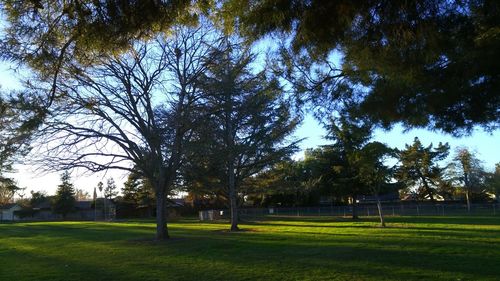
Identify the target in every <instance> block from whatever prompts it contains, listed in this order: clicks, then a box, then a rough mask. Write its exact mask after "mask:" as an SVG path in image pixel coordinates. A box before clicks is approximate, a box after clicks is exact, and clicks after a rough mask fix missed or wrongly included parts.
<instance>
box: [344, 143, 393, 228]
mask: <svg viewBox="0 0 500 281" xmlns="http://www.w3.org/2000/svg"><path fill="white" fill-rule="evenodd" d="M391 154H393V150H392V149H391V148H389V147H387V146H386V145H385V144H383V143H380V142H370V143H367V144H366V145H365V146H364V147H363V148H362V149H361V150H359V151H356V152H354V155H352V156H351V157H352V158H353V159H352V160H351V161H352V162H353V163H354V165H355V166H356V167H357V168H358V173H359V178H360V181H361V182H363V183H364V184H365V185H366V186H368V188H369V189H370V191H371V193H372V194H373V195H375V197H376V199H377V208H378V214H379V217H380V225H381V226H382V227H385V220H384V214H383V210H382V204H381V203H380V198H379V195H380V193H381V192H382V191H387V190H388V189H390V188H394V185H391V184H390V181H391V180H392V169H391V168H389V167H387V166H386V165H385V163H384V162H385V161H386V160H387V158H388V157H390V156H391Z"/></svg>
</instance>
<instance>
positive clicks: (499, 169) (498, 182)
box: [486, 163, 500, 202]
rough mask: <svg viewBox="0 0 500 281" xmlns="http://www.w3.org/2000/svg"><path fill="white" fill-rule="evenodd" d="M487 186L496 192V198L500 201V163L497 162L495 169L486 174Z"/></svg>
mask: <svg viewBox="0 0 500 281" xmlns="http://www.w3.org/2000/svg"><path fill="white" fill-rule="evenodd" d="M486 188H487V190H488V191H489V192H492V193H493V194H495V199H496V200H497V202H500V163H497V164H495V171H494V172H493V173H487V174H486Z"/></svg>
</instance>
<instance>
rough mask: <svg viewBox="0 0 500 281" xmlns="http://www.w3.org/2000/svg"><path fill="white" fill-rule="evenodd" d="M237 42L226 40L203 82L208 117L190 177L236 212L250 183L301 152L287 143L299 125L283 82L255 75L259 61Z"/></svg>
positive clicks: (200, 132)
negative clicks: (254, 176) (243, 191)
mask: <svg viewBox="0 0 500 281" xmlns="http://www.w3.org/2000/svg"><path fill="white" fill-rule="evenodd" d="M237 40H239V39H237V38H223V39H222V44H221V45H220V47H219V48H214V49H213V53H214V61H213V62H212V63H211V64H210V65H208V67H207V71H206V72H205V75H204V77H202V78H201V79H200V82H201V85H200V90H201V91H202V92H203V94H204V99H205V102H204V105H203V106H202V110H203V111H204V112H206V113H207V114H206V115H207V116H209V117H208V118H207V120H205V122H204V124H203V125H204V126H203V127H201V128H199V129H198V131H197V132H196V134H197V140H198V142H197V143H194V144H193V145H192V147H193V149H192V152H193V154H192V156H189V157H188V159H189V160H188V161H189V163H190V166H188V167H186V175H185V179H186V181H187V182H190V181H194V182H198V183H200V182H205V183H207V184H209V185H208V186H207V187H208V188H213V189H215V190H217V191H216V192H217V193H219V194H221V193H222V194H224V196H227V198H229V202H230V204H231V209H232V213H235V212H236V210H235V208H236V207H237V204H238V202H237V200H238V199H237V198H238V197H239V193H240V192H242V190H240V188H239V187H240V186H241V185H242V183H243V182H244V181H245V180H246V179H247V178H249V177H251V176H252V175H254V174H256V173H258V172H260V171H262V170H263V169H265V168H266V167H270V166H271V165H273V164H274V163H276V162H278V161H280V160H281V159H283V158H285V157H287V156H289V155H290V154H291V153H293V152H294V151H295V150H296V149H297V147H296V142H289V141H288V139H287V138H288V137H289V136H290V135H291V133H292V132H293V131H294V130H295V128H296V126H297V125H298V123H299V122H300V118H298V117H296V116H294V115H293V114H292V111H291V105H290V104H289V103H288V102H287V101H285V100H284V91H283V89H282V88H281V87H280V85H279V82H278V80H277V79H276V78H275V77H273V76H270V75H268V74H267V73H266V71H265V70H263V71H260V72H258V73H253V69H252V66H251V64H252V63H255V60H256V57H255V55H254V54H252V53H251V52H250V51H249V49H248V47H246V46H245V45H244V44H243V43H241V42H237ZM207 184H204V185H207ZM193 185H195V186H196V184H193ZM198 186H199V184H198ZM233 217H234V216H233ZM234 228H235V227H234Z"/></svg>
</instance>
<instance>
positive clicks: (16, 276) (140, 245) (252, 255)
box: [0, 217, 500, 281]
mask: <svg viewBox="0 0 500 281" xmlns="http://www.w3.org/2000/svg"><path fill="white" fill-rule="evenodd" d="M388 226H389V227H388V228H385V229H382V228H379V227H377V222H376V220H375V219H374V218H373V219H366V218H365V219H362V220H360V221H356V222H352V221H350V220H347V219H339V218H325V217H322V218H300V219H299V218H297V219H296V218H274V219H270V220H267V221H262V222H257V223H247V224H243V225H242V228H243V229H244V230H245V231H242V232H239V233H228V232H227V231H226V229H227V228H228V225H227V224H222V223H200V222H197V221H194V220H185V221H179V222H175V223H172V224H171V225H170V231H171V235H172V236H173V237H174V239H172V240H171V241H168V242H162V243H155V242H152V241H151V240H149V238H151V237H152V236H153V232H154V224H153V223H152V222H141V221H138V222H123V223H93V222H33V223H15V224H0V280H14V281H21V280H500V217H392V218H388Z"/></svg>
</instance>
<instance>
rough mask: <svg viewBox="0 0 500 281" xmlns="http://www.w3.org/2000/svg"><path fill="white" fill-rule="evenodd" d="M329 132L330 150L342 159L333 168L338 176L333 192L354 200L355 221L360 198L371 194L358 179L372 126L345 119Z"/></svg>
mask: <svg viewBox="0 0 500 281" xmlns="http://www.w3.org/2000/svg"><path fill="white" fill-rule="evenodd" d="M327 129H328V138H329V139H331V140H333V141H335V143H334V144H333V145H332V146H331V147H332V149H333V150H334V151H335V152H336V154H337V155H338V156H337V157H339V160H338V161H335V162H336V163H334V165H333V166H332V171H334V172H335V173H336V175H335V179H334V180H333V184H334V186H335V187H334V188H337V189H339V190H340V192H341V193H342V194H345V195H348V196H349V197H350V198H351V205H352V218H353V219H357V218H358V214H357V200H358V199H357V197H358V196H359V195H362V194H367V193H369V192H370V191H369V189H368V186H367V185H366V184H365V183H364V182H363V181H362V180H361V178H360V176H359V173H360V171H359V168H360V167H359V166H358V165H357V164H358V163H357V162H356V155H357V153H358V152H359V151H361V150H362V149H363V147H364V146H365V145H366V144H367V143H368V141H369V140H370V138H371V134H372V125H371V124H370V123H369V122H367V121H366V120H361V119H359V120H358V119H355V118H351V117H349V116H343V117H340V118H338V119H337V120H331V122H330V124H328V125H327Z"/></svg>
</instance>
